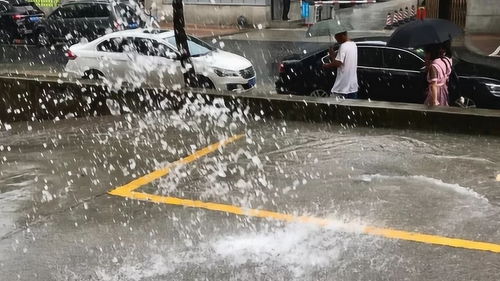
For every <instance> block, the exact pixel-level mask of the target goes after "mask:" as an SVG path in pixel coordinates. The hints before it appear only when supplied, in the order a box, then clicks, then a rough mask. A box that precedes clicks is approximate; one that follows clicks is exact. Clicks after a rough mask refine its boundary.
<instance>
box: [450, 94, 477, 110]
mask: <svg viewBox="0 0 500 281" xmlns="http://www.w3.org/2000/svg"><path fill="white" fill-rule="evenodd" d="M455 104H456V105H458V106H459V107H462V108H476V107H477V105H476V102H475V101H474V100H473V99H471V98H467V97H460V98H458V99H457V100H456V101H455Z"/></svg>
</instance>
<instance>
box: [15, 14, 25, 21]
mask: <svg viewBox="0 0 500 281" xmlns="http://www.w3.org/2000/svg"><path fill="white" fill-rule="evenodd" d="M24 17H26V16H24V15H13V16H12V18H13V19H14V20H20V19H22V18H24Z"/></svg>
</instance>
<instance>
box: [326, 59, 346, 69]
mask: <svg viewBox="0 0 500 281" xmlns="http://www.w3.org/2000/svg"><path fill="white" fill-rule="evenodd" d="M342 64H343V63H342V62H341V61H338V60H334V61H333V62H331V63H325V64H323V68H337V67H340V66H341V65H342Z"/></svg>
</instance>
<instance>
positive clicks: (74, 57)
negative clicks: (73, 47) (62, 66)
mask: <svg viewBox="0 0 500 281" xmlns="http://www.w3.org/2000/svg"><path fill="white" fill-rule="evenodd" d="M66 57H67V58H68V59H69V60H74V59H76V55H75V53H73V52H72V51H70V50H68V51H67V52H66Z"/></svg>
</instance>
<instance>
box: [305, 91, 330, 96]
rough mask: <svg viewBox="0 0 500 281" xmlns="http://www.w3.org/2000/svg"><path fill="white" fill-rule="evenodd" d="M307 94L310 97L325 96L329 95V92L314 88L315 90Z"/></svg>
mask: <svg viewBox="0 0 500 281" xmlns="http://www.w3.org/2000/svg"><path fill="white" fill-rule="evenodd" d="M309 95H310V96H311V97H319V98H327V97H329V96H330V93H328V92H327V91H325V90H323V89H316V90H314V91H312V92H311V93H310V94H309Z"/></svg>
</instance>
